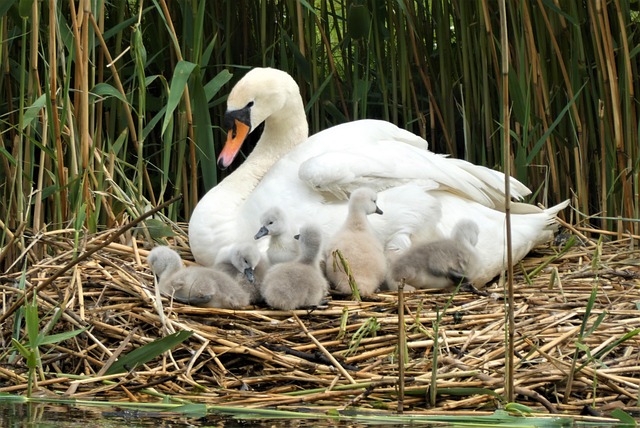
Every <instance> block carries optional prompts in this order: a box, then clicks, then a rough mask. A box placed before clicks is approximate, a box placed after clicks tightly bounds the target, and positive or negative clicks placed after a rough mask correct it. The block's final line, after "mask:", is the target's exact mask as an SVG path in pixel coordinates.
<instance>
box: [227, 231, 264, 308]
mask: <svg viewBox="0 0 640 428" xmlns="http://www.w3.org/2000/svg"><path fill="white" fill-rule="evenodd" d="M215 267H216V268H217V269H219V270H221V271H222V272H224V273H226V274H228V275H229V276H231V277H232V278H233V279H235V280H236V281H237V282H238V284H240V286H241V287H243V288H244V289H245V290H247V291H248V292H249V294H250V296H251V298H250V300H251V303H252V304H257V303H260V302H261V301H262V296H261V294H260V283H261V282H262V280H263V279H264V276H265V274H266V273H267V269H268V268H269V263H268V262H267V260H266V259H265V258H264V257H263V256H262V254H261V253H260V250H259V249H258V247H257V246H256V245H255V244H254V243H253V242H243V243H237V244H234V245H232V246H231V248H230V249H229V251H228V252H225V253H222V252H221V253H219V254H218V258H217V260H216V264H215Z"/></svg>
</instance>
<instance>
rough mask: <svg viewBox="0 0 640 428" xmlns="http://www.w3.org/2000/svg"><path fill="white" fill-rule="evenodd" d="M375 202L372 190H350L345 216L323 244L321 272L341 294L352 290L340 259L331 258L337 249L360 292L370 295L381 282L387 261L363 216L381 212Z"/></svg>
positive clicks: (380, 245) (349, 292)
mask: <svg viewBox="0 0 640 428" xmlns="http://www.w3.org/2000/svg"><path fill="white" fill-rule="evenodd" d="M376 201H377V194H376V192H375V191H374V190H372V189H369V188H366V187H363V188H359V189H356V190H354V191H353V193H352V194H351V197H350V198H349V211H348V214H347V218H346V220H345V222H344V223H343V225H342V227H341V228H340V229H339V230H338V232H336V234H335V235H334V236H333V237H332V238H331V240H330V242H329V245H328V246H327V249H326V253H325V255H326V260H325V261H326V265H325V273H326V275H327V278H328V279H329V282H330V283H331V284H332V286H333V287H335V289H336V290H337V291H338V292H339V293H341V294H351V292H352V290H351V286H350V285H349V278H348V276H347V274H346V273H345V272H344V269H342V266H341V265H340V262H339V261H338V260H335V261H334V252H335V251H336V250H340V253H341V254H342V256H343V257H344V259H346V261H347V263H348V264H349V268H350V269H351V273H352V274H353V277H354V279H355V282H356V284H357V285H358V291H359V293H360V295H362V296H368V295H371V294H373V293H374V292H375V291H376V290H377V289H378V288H379V287H380V285H382V284H383V283H384V281H385V276H386V273H387V260H386V257H385V255H384V248H383V245H382V243H381V242H380V241H379V240H378V238H377V237H376V235H375V232H374V230H373V228H372V227H371V224H370V223H369V220H368V219H367V216H368V215H369V214H382V210H381V209H380V208H378V205H377V204H376Z"/></svg>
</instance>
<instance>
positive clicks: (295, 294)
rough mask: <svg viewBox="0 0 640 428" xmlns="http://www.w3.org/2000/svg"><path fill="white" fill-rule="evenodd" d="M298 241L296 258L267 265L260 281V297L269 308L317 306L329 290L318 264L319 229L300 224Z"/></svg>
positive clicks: (320, 237)
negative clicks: (265, 272)
mask: <svg viewBox="0 0 640 428" xmlns="http://www.w3.org/2000/svg"><path fill="white" fill-rule="evenodd" d="M299 240H300V255H299V256H298V258H297V259H296V260H294V261H291V262H284V263H279V264H276V265H274V266H271V267H270V268H269V270H268V271H267V274H266V276H265V278H264V281H263V282H262V286H261V288H260V289H261V292H262V296H263V298H264V300H265V302H266V303H267V304H268V305H269V306H271V307H272V308H276V309H282V310H293V309H299V308H306V307H314V306H318V305H319V304H320V303H322V301H323V299H324V298H325V296H326V294H327V292H328V291H329V284H328V283H327V280H326V279H325V277H324V276H323V275H322V271H321V270H320V267H319V259H320V246H321V245H322V232H321V231H320V229H319V228H317V227H316V226H312V225H307V226H304V227H302V228H301V229H300V235H299Z"/></svg>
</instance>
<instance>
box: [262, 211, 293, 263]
mask: <svg viewBox="0 0 640 428" xmlns="http://www.w3.org/2000/svg"><path fill="white" fill-rule="evenodd" d="M260 223H261V224H262V226H261V227H260V230H259V231H258V233H256V235H255V239H260V238H262V237H263V236H267V235H269V236H270V241H269V248H268V249H267V258H268V259H269V263H270V264H272V265H275V264H277V263H283V262H290V261H292V260H295V259H296V257H298V254H299V252H300V245H299V242H298V240H297V239H295V238H294V235H295V234H296V231H294V230H293V227H291V225H290V224H289V222H288V218H287V215H286V214H285V212H284V211H283V210H282V209H280V208H278V207H271V208H269V209H268V210H267V211H265V212H264V214H262V216H261V217H260Z"/></svg>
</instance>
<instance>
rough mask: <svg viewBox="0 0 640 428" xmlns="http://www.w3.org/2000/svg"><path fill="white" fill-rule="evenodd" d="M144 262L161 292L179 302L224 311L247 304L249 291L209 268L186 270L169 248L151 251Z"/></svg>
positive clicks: (160, 247)
mask: <svg viewBox="0 0 640 428" xmlns="http://www.w3.org/2000/svg"><path fill="white" fill-rule="evenodd" d="M147 262H148V263H149V265H150V266H151V270H152V271H153V273H154V274H155V275H156V277H157V278H158V288H159V290H160V292H161V293H162V294H164V295H167V296H173V298H174V299H175V300H177V301H179V302H181V303H186V304H190V305H195V306H203V307H209V308H227V309H235V308H241V307H243V306H247V305H249V300H250V295H249V290H245V289H244V288H242V287H241V286H240V285H239V284H238V283H237V282H236V281H235V280H234V279H233V278H232V277H230V276H229V275H227V274H226V273H224V272H221V271H219V270H216V269H212V268H206V267H202V266H189V267H185V266H184V265H183V263H182V259H181V258H180V255H179V254H178V253H177V252H176V251H174V250H172V249H171V248H169V247H166V246H158V247H155V248H154V249H152V250H151V251H150V252H149V255H148V256H147Z"/></svg>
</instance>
